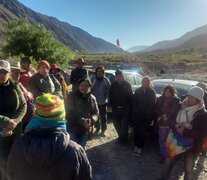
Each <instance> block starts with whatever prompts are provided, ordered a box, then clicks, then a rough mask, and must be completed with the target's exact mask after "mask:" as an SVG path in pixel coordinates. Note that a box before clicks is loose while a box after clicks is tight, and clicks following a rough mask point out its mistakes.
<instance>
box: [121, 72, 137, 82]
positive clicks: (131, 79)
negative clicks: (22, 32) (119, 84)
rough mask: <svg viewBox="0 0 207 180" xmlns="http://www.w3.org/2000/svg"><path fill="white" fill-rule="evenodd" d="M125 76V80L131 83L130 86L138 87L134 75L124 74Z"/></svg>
mask: <svg viewBox="0 0 207 180" xmlns="http://www.w3.org/2000/svg"><path fill="white" fill-rule="evenodd" d="M124 76H125V80H126V81H128V82H129V84H131V85H136V81H135V78H134V74H128V73H127V74H124Z"/></svg>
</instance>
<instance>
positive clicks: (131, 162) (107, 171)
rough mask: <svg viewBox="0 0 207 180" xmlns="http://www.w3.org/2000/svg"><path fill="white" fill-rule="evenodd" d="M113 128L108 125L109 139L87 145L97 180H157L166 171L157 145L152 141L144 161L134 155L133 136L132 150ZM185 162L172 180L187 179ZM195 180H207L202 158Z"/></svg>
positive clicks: (104, 138) (174, 169) (131, 140)
mask: <svg viewBox="0 0 207 180" xmlns="http://www.w3.org/2000/svg"><path fill="white" fill-rule="evenodd" d="M116 138H117V135H116V132H115V130H114V127H113V124H112V123H110V124H108V129H107V131H106V136H105V137H102V136H96V137H94V139H93V140H91V141H89V142H88V144H87V151H86V152H87V154H88V157H89V160H90V162H91V165H92V167H93V179H94V180H156V179H157V178H159V177H160V174H161V172H162V170H163V168H164V165H162V164H160V163H159V162H158V145H157V141H156V140H153V139H152V138H149V139H148V140H147V144H146V146H145V148H144V154H143V156H142V157H141V158H137V157H135V156H134V155H133V154H132V152H133V135H132V133H131V135H130V137H129V139H130V145H129V148H127V149H126V148H123V147H122V146H120V145H119V144H118V143H117V141H116ZM182 169H183V161H182V160H180V161H179V162H178V163H177V164H176V165H175V167H174V168H173V171H172V173H171V177H170V180H179V179H183V172H182ZM194 171H195V172H194V177H193V179H199V180H207V158H204V157H203V156H200V157H199V158H198V160H197V163H196V165H195V169H194Z"/></svg>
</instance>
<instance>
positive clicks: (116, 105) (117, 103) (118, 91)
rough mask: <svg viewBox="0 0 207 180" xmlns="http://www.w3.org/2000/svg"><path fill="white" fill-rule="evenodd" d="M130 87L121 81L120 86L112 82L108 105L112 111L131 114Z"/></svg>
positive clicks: (131, 93) (131, 94) (116, 82)
mask: <svg viewBox="0 0 207 180" xmlns="http://www.w3.org/2000/svg"><path fill="white" fill-rule="evenodd" d="M132 96H133V92H132V87H131V85H130V84H129V83H128V82H127V81H125V80H124V81H123V82H122V83H121V84H120V83H118V81H114V82H113V83H112V85H111V88H110V91H109V104H110V105H111V107H112V111H114V110H115V111H116V110H123V111H126V112H129V113H131V112H132Z"/></svg>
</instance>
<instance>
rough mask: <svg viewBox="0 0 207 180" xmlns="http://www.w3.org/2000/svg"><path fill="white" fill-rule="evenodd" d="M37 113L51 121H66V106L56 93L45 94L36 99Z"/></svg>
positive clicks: (38, 115)
mask: <svg viewBox="0 0 207 180" xmlns="http://www.w3.org/2000/svg"><path fill="white" fill-rule="evenodd" d="M35 106H36V110H35V115H36V116H37V117H40V118H43V119H45V120H50V121H55V122H56V121H65V106H64V103H63V101H62V100H61V99H60V98H59V97H58V96H55V95H52V94H49V93H47V94H43V95H41V96H38V97H37V98H36V100H35Z"/></svg>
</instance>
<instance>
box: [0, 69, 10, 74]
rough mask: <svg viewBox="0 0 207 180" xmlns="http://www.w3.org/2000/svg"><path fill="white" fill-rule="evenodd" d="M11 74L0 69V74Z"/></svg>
mask: <svg viewBox="0 0 207 180" xmlns="http://www.w3.org/2000/svg"><path fill="white" fill-rule="evenodd" d="M7 73H9V72H8V71H6V70H5V69H0V74H7Z"/></svg>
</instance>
